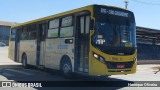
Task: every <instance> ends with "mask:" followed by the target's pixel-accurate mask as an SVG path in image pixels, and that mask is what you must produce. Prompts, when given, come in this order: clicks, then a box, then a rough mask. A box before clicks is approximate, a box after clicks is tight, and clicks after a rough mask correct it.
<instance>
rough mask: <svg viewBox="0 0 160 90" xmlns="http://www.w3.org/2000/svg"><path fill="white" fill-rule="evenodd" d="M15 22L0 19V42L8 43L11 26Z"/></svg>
mask: <svg viewBox="0 0 160 90" xmlns="http://www.w3.org/2000/svg"><path fill="white" fill-rule="evenodd" d="M15 24H16V23H14V22H6V21H0V42H4V43H6V44H8V39H9V32H10V28H11V26H12V25H15Z"/></svg>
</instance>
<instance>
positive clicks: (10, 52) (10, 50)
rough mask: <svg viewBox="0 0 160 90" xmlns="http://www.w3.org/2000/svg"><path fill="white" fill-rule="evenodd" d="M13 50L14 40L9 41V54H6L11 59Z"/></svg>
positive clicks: (12, 58)
mask: <svg viewBox="0 0 160 90" xmlns="http://www.w3.org/2000/svg"><path fill="white" fill-rule="evenodd" d="M14 50H15V41H10V42H9V54H8V57H9V58H10V59H11V60H14Z"/></svg>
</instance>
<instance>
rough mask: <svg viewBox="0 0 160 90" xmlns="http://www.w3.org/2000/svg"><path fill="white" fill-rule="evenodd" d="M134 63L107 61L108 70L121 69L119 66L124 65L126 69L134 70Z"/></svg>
mask: <svg viewBox="0 0 160 90" xmlns="http://www.w3.org/2000/svg"><path fill="white" fill-rule="evenodd" d="M133 64H134V61H131V62H108V61H106V65H107V68H108V69H119V68H117V65H124V68H132V66H133Z"/></svg>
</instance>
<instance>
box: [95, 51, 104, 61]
mask: <svg viewBox="0 0 160 90" xmlns="http://www.w3.org/2000/svg"><path fill="white" fill-rule="evenodd" d="M93 57H94V58H96V59H97V60H98V61H100V62H102V63H105V58H103V57H102V56H100V55H98V54H96V53H93Z"/></svg>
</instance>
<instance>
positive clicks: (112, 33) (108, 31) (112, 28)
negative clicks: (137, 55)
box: [92, 13, 136, 55]
mask: <svg viewBox="0 0 160 90" xmlns="http://www.w3.org/2000/svg"><path fill="white" fill-rule="evenodd" d="M129 16H130V17H122V16H116V15H108V14H97V13H96V15H95V18H96V23H95V32H94V35H93V36H92V44H93V45H94V46H95V47H96V48H98V49H99V50H101V51H103V52H105V53H108V54H112V55H113V54H114V55H119V54H122V55H132V54H133V53H134V52H135V49H136V34H135V33H136V31H135V30H136V27H135V21H134V16H133V15H132V13H129Z"/></svg>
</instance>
